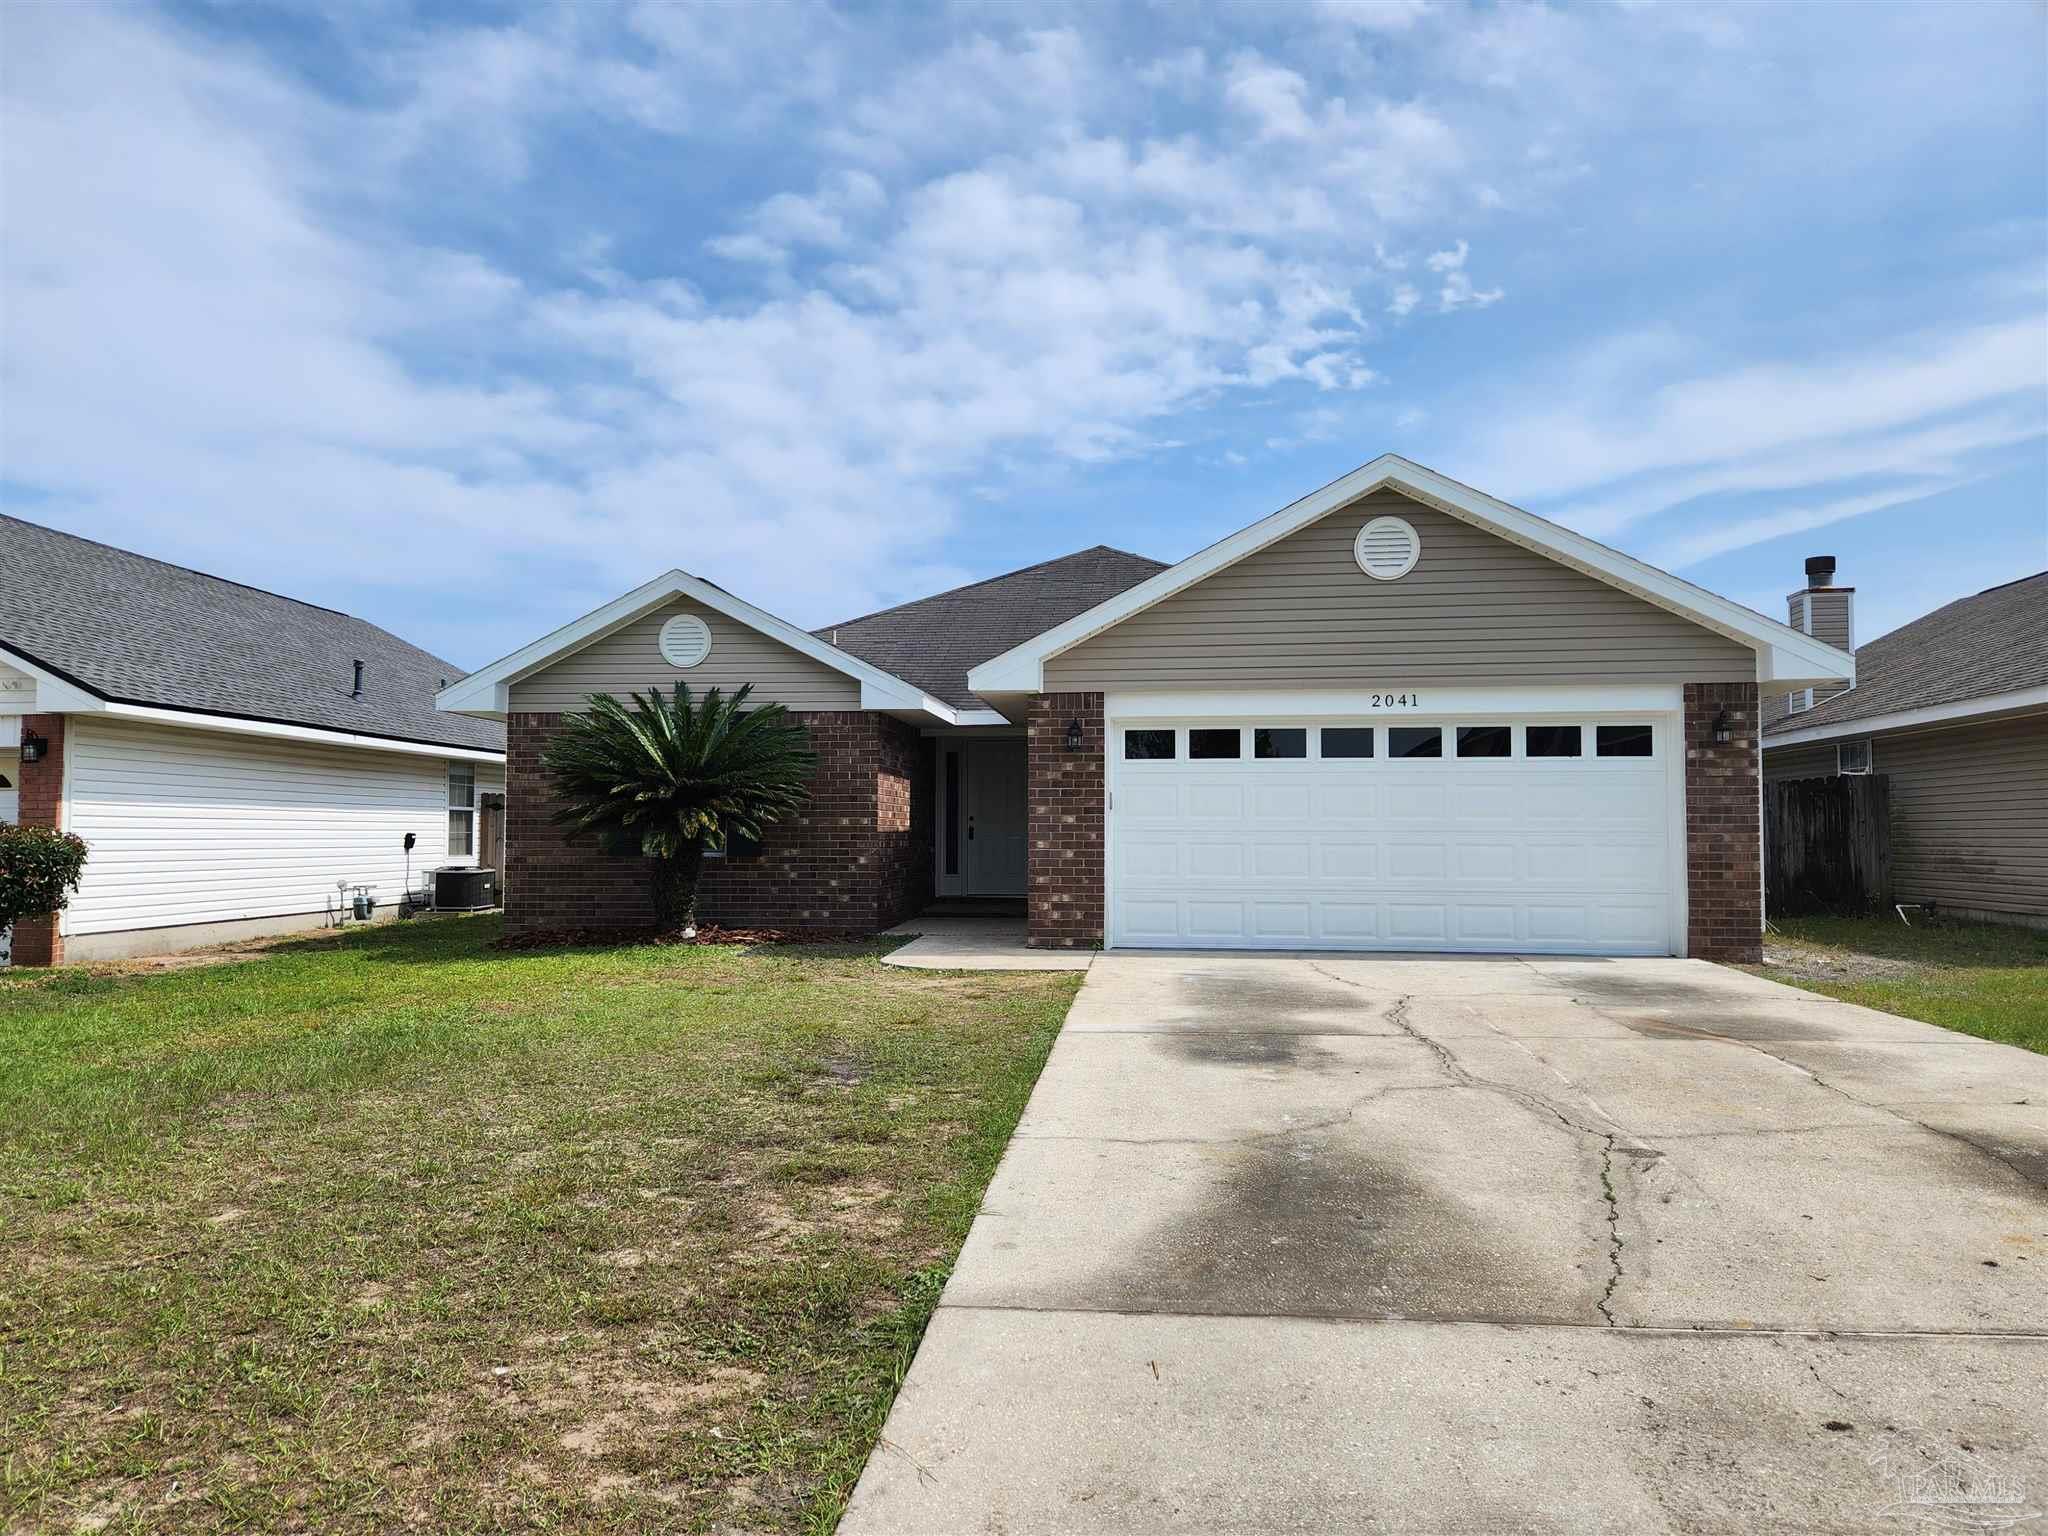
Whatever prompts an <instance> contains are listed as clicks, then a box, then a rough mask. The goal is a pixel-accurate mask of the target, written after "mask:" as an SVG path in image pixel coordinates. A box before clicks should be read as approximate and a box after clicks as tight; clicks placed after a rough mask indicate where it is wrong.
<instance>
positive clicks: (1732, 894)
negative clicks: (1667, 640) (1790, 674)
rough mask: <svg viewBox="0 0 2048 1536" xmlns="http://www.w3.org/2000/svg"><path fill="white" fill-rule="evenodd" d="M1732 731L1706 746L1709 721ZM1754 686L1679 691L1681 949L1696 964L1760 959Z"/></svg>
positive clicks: (1759, 823)
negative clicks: (1720, 720) (1720, 717)
mask: <svg viewBox="0 0 2048 1536" xmlns="http://www.w3.org/2000/svg"><path fill="white" fill-rule="evenodd" d="M1723 709H1726V710H1727V711H1728V720H1729V724H1730V726H1731V727H1732V729H1731V730H1730V732H1729V739H1728V741H1727V742H1726V743H1725V744H1724V743H1717V742H1715V740H1714V717H1715V715H1717V714H1719V713H1720V712H1721V711H1722V710H1723ZM1758 728H1759V727H1758V715H1757V689H1756V684H1754V683H1687V684H1686V685H1685V890H1686V944H1687V949H1688V952H1689V953H1690V954H1691V955H1692V956H1693V958H1694V959H1696V960H1722V961H1729V962H1736V963H1744V962H1747V963H1754V962H1756V961H1759V960H1761V959H1762V958H1763V908H1764V884H1763V879H1764V877H1763V840H1762V839H1763V823H1762V816H1763V808H1762V804H1761V802H1760V801H1759V799H1758V787H1759V783H1760V777H1759V762H1758V752H1757V733H1758Z"/></svg>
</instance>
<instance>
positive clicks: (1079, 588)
mask: <svg viewBox="0 0 2048 1536" xmlns="http://www.w3.org/2000/svg"><path fill="white" fill-rule="evenodd" d="M1165 569H1166V566H1165V564H1164V563H1163V562H1161V561H1158V560H1148V559H1146V558H1145V557H1144V556H1143V555H1133V554H1130V553H1128V552H1127V551H1124V550H1121V549H1111V548H1110V547H1109V546H1108V545H1107V544H1098V545H1096V546H1095V547H1094V548H1093V549H1084V550H1081V551H1080V552H1079V553H1077V554H1072V555H1063V556H1061V557H1060V558H1059V559H1057V560H1047V561H1044V562H1043V563H1041V564H1039V565H1027V566H1026V567H1024V569H1023V570H1021V571H1011V572H1009V573H1008V574H1007V575H1002V576H991V577H990V578H989V579H988V580H986V581H977V582H975V583H973V584H972V585H970V586H965V587H955V588H954V589H953V590H952V591H950V592H941V593H938V594H937V595H936V596H933V597H925V598H920V599H918V600H917V601H916V602H914V603H903V604H901V605H899V606H898V607H895V608H885V609H883V610H882V611H881V612H880V613H870V614H867V615H865V616H864V617H862V618H858V619H848V620H846V621H845V622H843V623H840V624H827V625H826V626H825V627H824V628H823V629H818V630H813V631H812V633H813V634H815V635H816V636H817V637H818V638H819V639H820V640H826V641H830V642H831V643H833V644H835V645H837V646H838V647H839V648H840V649H841V650H842V651H848V652H851V653H852V654H853V655H855V656H858V657H859V658H860V659H861V660H862V661H865V662H868V663H870V664H872V665H874V666H877V667H880V668H881V669H882V670H883V671H884V672H891V673H894V674H895V675H896V676H897V677H900V678H902V679H903V680H904V681H905V682H906V683H915V684H916V685H917V686H918V687H920V688H922V689H924V691H925V692H926V693H929V694H930V695H931V696H932V697H933V698H936V699H942V700H944V701H945V702H946V703H948V704H954V705H959V706H962V707H964V708H969V709H972V708H986V707H987V706H986V705H984V704H983V703H982V701H981V700H980V699H978V698H976V697H975V696H974V695H973V694H972V693H970V692H969V691H968V688H967V672H968V669H969V668H970V667H976V666H979V665H980V664H981V663H982V662H984V661H987V660H988V659H989V658H990V657H991V656H1000V655H1002V653H1003V652H1004V651H1007V650H1008V649H1010V647H1011V646H1013V645H1021V644H1022V643H1023V642H1024V641H1026V640H1029V639H1030V638H1031V637H1032V636H1033V635H1037V634H1043V633H1044V632H1045V631H1046V630H1048V629H1051V628H1052V627H1053V626H1054V625H1055V624H1061V623H1064V622H1065V621H1066V620H1068V619H1071V618H1072V617H1073V616H1074V615H1075V614H1077V613H1082V612H1085V611H1086V610H1088V609H1090V608H1093V607H1094V606H1095V605H1096V604H1097V603H1100V602H1103V601H1105V600H1107V599H1109V598H1112V597H1115V596H1116V595H1117V593H1119V592H1127V591H1129V590H1130V589H1131V588H1132V587H1135V586H1136V585H1137V584H1138V583H1139V582H1141V581H1143V580H1145V579H1146V578H1147V577H1149V576H1155V575H1157V574H1158V573H1159V572H1161V571H1163V570H1165ZM835 632H836V638H835Z"/></svg>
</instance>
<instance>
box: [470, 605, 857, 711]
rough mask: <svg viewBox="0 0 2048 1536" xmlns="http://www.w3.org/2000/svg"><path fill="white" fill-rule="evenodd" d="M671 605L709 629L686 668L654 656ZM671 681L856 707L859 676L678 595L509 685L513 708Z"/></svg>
mask: <svg viewBox="0 0 2048 1536" xmlns="http://www.w3.org/2000/svg"><path fill="white" fill-rule="evenodd" d="M678 613H694V614H695V615H696V616H697V617H698V618H700V619H702V620H703V621H704V622H705V624H706V625H707V626H708V627H709V628H710V630H711V654H710V655H709V656H707V657H705V659H704V660H703V661H702V662H701V663H699V664H698V665H697V666H694V667H691V668H690V669H689V670H688V671H684V670H683V669H681V668H679V667H672V666H670V665H669V664H668V663H667V662H666V661H664V660H662V657H661V643H660V635H661V626H662V625H663V624H664V623H666V622H667V621H668V620H669V619H670V618H672V617H673V616H674V615H676V614H678ZM678 682H684V683H688V684H689V685H690V689H691V691H692V692H701V691H702V690H704V689H706V688H714V687H716V688H723V689H725V690H727V691H728V692H730V691H731V690H733V689H735V688H738V687H739V686H740V685H741V684H743V683H752V684H753V685H754V694H753V696H754V698H755V700H757V701H758V702H761V703H773V704H785V705H787V706H788V707H789V708H791V709H859V708H860V684H859V683H858V682H856V681H855V680H854V679H853V678H850V677H848V676H847V675H846V674H845V673H843V672H839V671H836V670H834V669H833V668H831V667H828V666H826V665H825V664H824V663H822V662H818V661H813V660H812V659H811V658H810V657H808V656H805V655H804V654H802V653H801V652H799V651H794V650H791V649H790V648H789V647H788V646H786V645H784V644H783V643H782V642H781V641H779V640H771V639H769V638H768V637H767V636H766V635H764V634H762V633H761V632H760V631H759V630H755V629H749V628H748V627H747V626H746V625H744V624H741V623H738V622H737V621H735V620H733V619H729V618H727V617H726V616H725V615H724V614H722V613H717V612H714V611H713V610H711V609H709V608H706V607H704V606H702V605H701V604H698V603H692V602H688V601H685V600H682V599H678V600H676V601H675V602H672V603H669V604H668V605H666V606H665V607H663V608H660V609H658V610H657V611H656V612H654V613H650V614H648V615H646V616H645V617H644V618H639V619H635V620H634V621H633V622H632V623H631V624H628V625H626V626H625V627H624V628H623V629H617V630H614V631H613V632H612V633H611V634H609V635H606V636H605V637H604V638H603V639H602V640H598V641H594V642H593V643H591V644H589V645H586V646H585V647H584V648H583V649H582V650H580V651H577V652H575V653H574V654H573V655H569V656H564V657H563V658H562V659H561V660H560V661H557V662H555V663H554V664H553V665H552V666H548V667H545V668H543V669H542V670H540V671H538V672H535V673H534V674H532V675H531V676H529V677H523V678H521V679H520V680H519V681H518V682H516V683H514V684H513V685H512V690H511V695H512V696H511V707H512V709H513V710H514V711H515V712H518V711H526V710H569V709H581V708H583V707H584V705H585V704H586V703H588V702H589V699H590V696H591V695H592V694H594V693H610V694H616V695H618V696H619V697H620V698H624V697H625V696H626V695H627V694H628V693H631V692H633V691H634V690H636V689H638V690H642V691H644V690H646V689H648V688H652V687H664V688H665V687H668V686H671V685H672V684H675V683H678Z"/></svg>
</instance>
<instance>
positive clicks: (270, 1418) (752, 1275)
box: [0, 919, 1075, 1532]
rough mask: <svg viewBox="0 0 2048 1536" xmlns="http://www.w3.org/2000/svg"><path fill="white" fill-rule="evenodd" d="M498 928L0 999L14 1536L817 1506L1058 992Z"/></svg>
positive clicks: (717, 1526)
mask: <svg viewBox="0 0 2048 1536" xmlns="http://www.w3.org/2000/svg"><path fill="white" fill-rule="evenodd" d="M495 934H496V923H495V921H492V920H481V919H469V920H455V921H452V922H447V921H444V922H435V923H431V924H407V925H404V926H403V927H399V926H393V927H391V928H389V929H384V928H376V929H367V930H360V931H358V932H356V933H351V934H347V935H344V936H342V937H341V938H340V940H339V941H338V942H337V941H334V940H325V941H321V942H303V941H302V942H300V943H296V944H281V945H276V946H274V947H272V948H270V949H269V951H268V953H267V954H266V955H265V956H264V957H263V959H262V962H261V963H260V964H248V963H240V964H235V965H233V966H231V967H226V968H223V967H212V968H185V969H180V970H176V971H171V972H164V973H159V974H154V975H143V974H124V975H118V976H103V977H97V978H94V979H93V980H92V981H91V984H90V985H84V986H81V985H79V984H78V983H77V982H76V981H75V980H71V981H67V980H65V979H64V978H62V977H48V978H46V979H44V980H41V981H37V982H32V983H30V984H28V985H25V986H21V987H15V988H11V989H9V990H7V991H5V992H0V1359H4V1361H5V1366H6V1368H5V1370H4V1371H0V1443H4V1444H5V1445H6V1447H7V1456H6V1457H5V1458H0V1467H4V1473H0V1476H4V1481H0V1511H4V1515H0V1529H5V1530H7V1531H9V1532H12V1531H14V1530H22V1531H29V1530H34V1531H42V1530H53V1531H61V1530H67V1529H72V1528H75V1527H78V1526H80V1525H81V1523H84V1524H85V1525H91V1524H93V1523H96V1522H97V1523H101V1524H103V1525H104V1526H105V1527H106V1528H109V1529H129V1528H136V1529H144V1528H146V1529H150V1530H161V1531H172V1532H187V1531H207V1532H213V1531H227V1530H237V1531H239V1530H257V1529H260V1530H306V1531H312V1530H319V1531H337V1532H355V1531H362V1532H369V1531H380V1532H381V1531H387V1530H393V1529H420V1530H437V1531H438V1530H461V1531H471V1530H497V1529H511V1528H521V1529H524V1528H534V1527H545V1528H554V1529H576V1530H585V1531H613V1530H617V1531H639V1530H645V1529H649V1528H659V1529H663V1530H673V1531H756V1530H759V1531H802V1530H818V1529H826V1528H829V1526H830V1524H831V1522H832V1520H833V1519H834V1518H835V1517H836V1514H837V1511H838V1509H839V1507H840V1504H841V1502H842V1501H843V1499H844V1497H845V1495H846V1494H847V1493H848V1492H850V1490H851V1487H852V1482H853V1479H854V1477H855V1476H856V1475H857V1474H858V1471H859V1469H860V1466H861V1464H862V1462H863V1460H864V1459H865V1457H866V1455H867V1453H868V1451H869V1449H870V1448H871V1446H872V1444H873V1442H874V1438H875V1436H876V1435H877V1434H878V1433H879V1430H880V1426H881V1422H882V1417H883V1415H884V1414H885V1413H886V1411H887V1407H888V1403H889V1401H890V1398H891V1397H892V1396H893V1394H894V1392H895V1389H896V1386H897V1384H898V1382H899V1381H900V1379H901V1374H902V1371H903V1369H904V1367H905V1365H906V1364H907V1362H908V1358H909V1354H910V1351H911V1350H912V1349H913V1348H914V1346H915V1343H916V1340H917V1338H918V1336H919V1334H920V1332H921V1331H922V1329H923V1326H924V1323H925V1320H926V1319H927V1317H928V1316H929V1315H930V1311H931V1308H932V1306H933V1305H934V1304H935V1303H936V1300H937V1297H938V1293H939V1290H940V1288H941V1287H942V1286H943V1284H944V1281H945V1277H946V1273H947V1268H948V1266H949V1265H950V1264H951V1262H952V1260H953V1257H954V1255H955V1254H956V1253H957V1252H958V1248H959V1243H960V1240H961V1238H962V1237H963V1236H964V1234H965V1231H966V1227H967V1223H968V1221H969V1220H970V1219H971V1217H972V1215H973V1212H974V1210H975V1208H976V1206H977V1205H978V1203H979V1201H980V1197H981V1194H982V1191H983V1189H984V1188H985V1187H986V1184H987V1180H988V1178H989V1176H990V1174H991V1173H992V1172H993V1170H994V1167H995V1162H996V1159H997V1157H998V1155H999V1154H1000V1152H1001V1149H1002V1146H1003V1143H1004V1141H1005V1140H1006V1139H1007V1137H1008V1135H1009V1133H1010V1131H1011V1129H1012V1128H1013V1127H1014V1125H1015V1122H1016V1119H1017V1116H1018V1114H1019V1113H1020V1112H1021V1110H1022V1107H1023V1103H1024V1099H1025V1097H1026V1096H1027V1095H1028V1093H1029V1090H1030V1086H1031V1084H1032V1082H1033V1081H1034V1080H1035V1078H1036V1076H1037V1073H1038V1070H1039V1068H1040V1066H1041V1065H1042V1064H1043V1061H1044V1057H1045V1053H1046V1051H1047V1050H1048V1049H1049V1047H1050V1044H1051V1040H1052V1036H1053V1034H1054V1032H1055V1031H1056V1029H1057V1026H1058V1021H1059V1019H1060V1018H1061V1017H1062V1016H1063V1015H1064V1013H1065V1010H1066V1006H1067V1003H1068V1002H1069V1000H1070V999H1071V997H1072V995H1073V991H1074V986H1075V979H1074V978H1073V977H1071V976H1069V975H1065V974H1061V973H1033V974H1027V975H1021V976H1018V977H1014V978H996V979H993V980H988V981H981V982H978V983H977V985H976V986H975V987H973V988H972V989H963V988H961V987H958V986H957V985H954V984H953V979H952V978H944V977H931V978H930V979H926V974H925V973H921V972H916V971H903V970H897V969H894V968H891V967H885V966H882V965H881V964H880V963H879V956H880V955H881V954H882V953H884V952H886V949H887V948H888V947H889V946H887V945H877V944H865V945H858V946H839V947H815V946H807V947H805V948H802V949H785V948H780V947H769V948H762V949H757V950H753V951H748V952H737V951H735V950H732V949H729V948H728V949H716V948H709V947H681V946H639V947H633V946H624V947H617V948H613V949H609V950H605V951H601V952H600V951H568V952H556V953H538V952H507V951H500V950H493V949H491V948H490V940H491V939H492V938H493V937H495Z"/></svg>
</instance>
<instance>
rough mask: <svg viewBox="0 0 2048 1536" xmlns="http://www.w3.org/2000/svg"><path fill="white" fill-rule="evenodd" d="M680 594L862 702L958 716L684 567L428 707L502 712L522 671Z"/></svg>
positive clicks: (454, 687)
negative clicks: (848, 685)
mask: <svg viewBox="0 0 2048 1536" xmlns="http://www.w3.org/2000/svg"><path fill="white" fill-rule="evenodd" d="M678 597H681V598H687V599H688V600H689V601H691V602H693V603H700V604H702V605H703V606H704V607H706V608H709V609H711V610H712V611H713V612H714V613H722V614H724V615H725V616H726V617H727V618H729V619H731V620H733V621H734V622H735V623H739V624H744V625H746V626H747V627H748V628H749V629H752V630H755V631H757V632H758V633H760V634H764V635H766V636H768V638H769V639H771V640H775V641H777V642H779V643H781V644H783V645H786V646H788V647H789V648H790V649H791V650H793V651H795V652H797V653H798V654H799V655H803V656H807V657H809V658H810V659H811V660H812V661H815V662H819V663H821V664H823V665H825V666H827V667H830V668H832V670H833V671H835V672H840V673H843V674H845V675H846V676H847V677H850V678H853V679H854V680H855V681H856V682H858V683H859V684H860V707H861V708H862V709H873V710H907V711H910V712H912V713H915V714H919V715H930V716H932V717H934V718H935V719H937V720H939V721H941V722H943V723H944V724H947V725H954V724H958V723H959V712H958V711H957V710H955V709H954V708H953V707H952V706H951V705H950V704H944V703H941V702H940V701H939V700H937V699H935V698H933V697H931V695H929V694H927V693H926V692H925V691H924V690H923V689H921V688H918V687H915V686H913V685H912V684H910V683H906V682H905V681H904V680H903V679H902V678H900V677H897V676H895V675H894V674H893V673H889V672H884V671H883V670H882V669H881V668H880V667H877V666H872V665H870V664H869V663H867V662H865V661H862V660H861V659H860V658H859V657H858V656H854V655H850V654H849V653H847V652H845V651H842V650H840V649H839V647H838V646H836V645H828V644H826V643H825V642H824V641H823V640H820V639H819V638H818V637H817V636H816V635H813V634H811V633H809V632H808V631H806V630H801V629H798V628H797V627H796V626H795V625H794V624H791V623H788V622H787V621H785V620H783V619H778V618H777V617H775V615H774V614H772V613H770V612H768V611H767V610H766V609H765V608H756V607H755V606H754V605H753V604H752V603H750V602H747V601H745V600H744V599H742V598H737V597H734V596H733V595H732V594H731V593H730V592H727V591H725V590H724V589H723V588H721V587H715V586H713V585H712V584H711V583H710V582H708V581H704V580H702V579H701V578H699V577H696V576H692V575H691V574H690V573H689V572H688V571H685V570H669V571H664V572H662V573H661V575H659V576H657V577H655V578H654V580H652V581H650V582H647V583H645V584H643V585H641V586H638V587H635V588H634V589H633V590H632V591H630V592H628V593H626V594H625V595H624V596H622V597H615V598H613V599H612V600H611V601H610V602H608V603H606V604H605V605H604V606H603V607H601V608H593V609H592V610H591V611H590V612H589V613H586V614H584V615H583V617H582V618H580V619H572V620H571V621H570V622H569V623H567V624H564V625H563V626H562V627H561V628H559V629H557V630H555V631H554V632H553V633H551V634H546V635H543V636H541V637H540V639H538V640H536V641H534V642H533V643H532V644H530V645H524V646H521V647H520V648H519V649H518V650H516V651H514V652H512V653H511V654H510V655H509V656H501V657H499V658H498V660H496V661H494V662H492V663H491V664H490V665H489V666H487V667H480V668H478V669H477V670H476V671H474V672H472V673H470V674H469V676H467V677H465V678H462V679H460V680H459V681H457V682H453V683H450V684H449V685H448V686H447V687H446V688H444V689H442V690H441V691H440V693H438V694H436V695H435V697H434V707H435V708H437V709H445V710H449V711H451V712H453V713H456V714H465V715H483V716H486V717H490V718H495V719H502V718H503V717H504V716H505V714H506V713H507V712H508V710H509V708H510V703H511V690H512V685H513V684H514V683H516V682H518V681H519V680H520V679H521V678H524V677H528V676H531V675H532V674H533V673H535V672H538V671H539V670H540V669H541V668H543V667H546V666H551V665H553V664H554V663H555V662H557V661H560V660H561V659H562V658H563V657H564V656H568V655H572V654H573V653H575V652H577V651H580V650H582V649H583V648H584V647H585V646H587V645H592V644H595V643H596V642H597V641H599V640H602V639H603V638H604V637H605V636H606V635H608V634H611V633H612V632H613V631H615V630H617V629H620V628H622V627H624V626H625V625H627V624H630V623H632V622H633V621H634V620H635V619H637V618H639V617H640V616H641V615H643V614H646V613H651V612H652V611H653V610H654V609H656V608H659V607H660V606H661V605H662V604H663V603H666V602H670V601H672V600H674V599H675V598H678Z"/></svg>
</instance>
